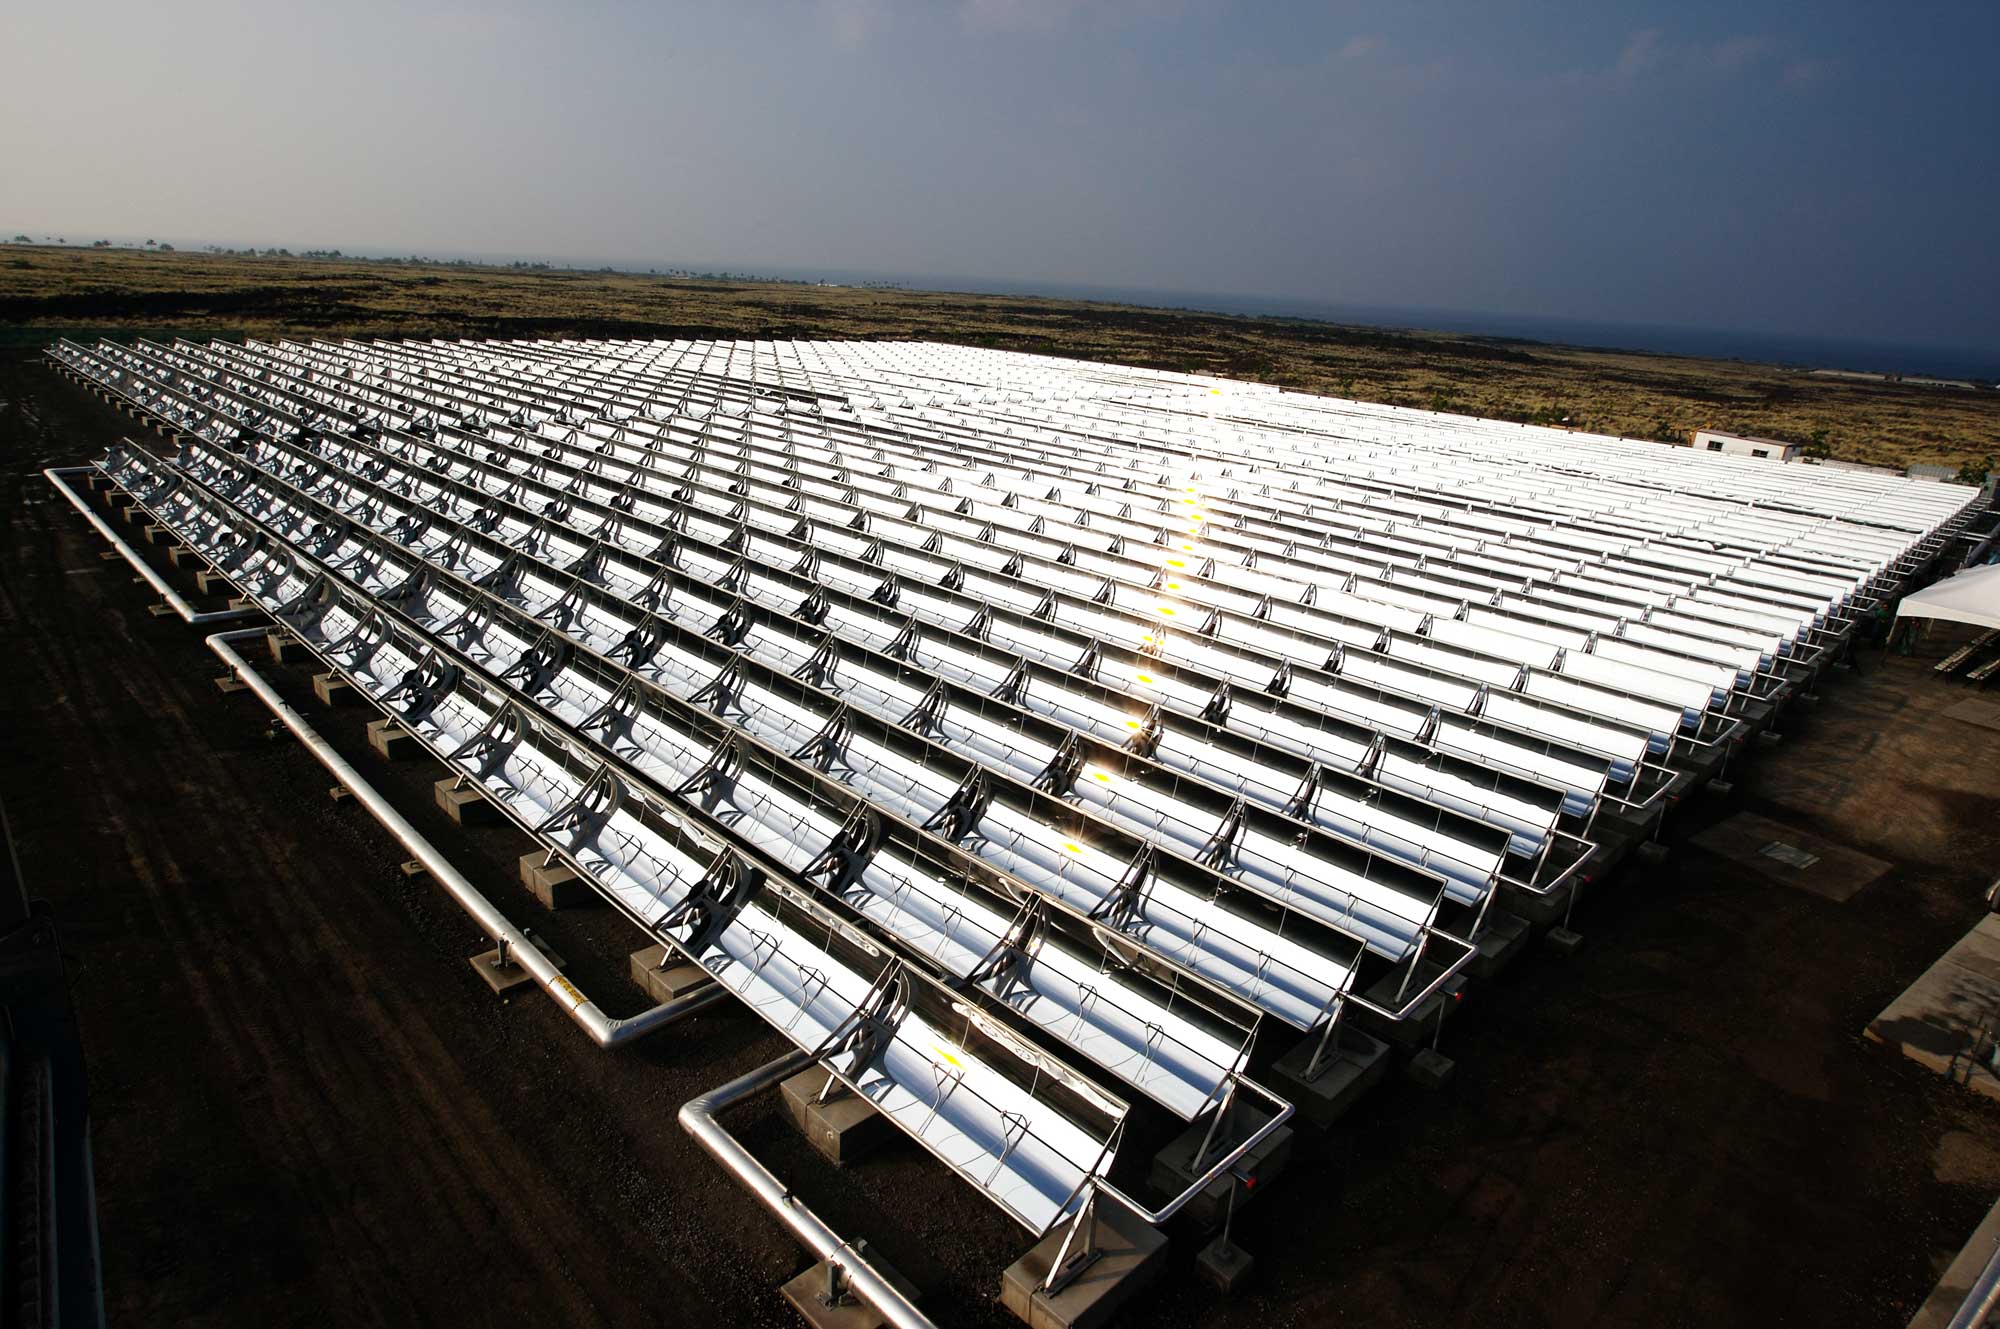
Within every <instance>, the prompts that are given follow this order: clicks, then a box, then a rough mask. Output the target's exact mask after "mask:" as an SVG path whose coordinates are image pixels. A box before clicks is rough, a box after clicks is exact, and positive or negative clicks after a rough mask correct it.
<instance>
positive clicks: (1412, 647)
mask: <svg viewBox="0 0 2000 1329" xmlns="http://www.w3.org/2000/svg"><path fill="white" fill-rule="evenodd" d="M1408 648H1410V650H1424V646H1422V644H1410V646H1408ZM1588 664H1594V660H1588V662H1582V664H1576V667H1572V671H1576V669H1586V667H1588ZM1634 677H1636V679H1642V681H1644V679H1648V675H1634ZM1546 687H1564V685H1554V683H1550V685H1546ZM1650 691H1660V689H1658V687H1654V689H1650Z"/></svg>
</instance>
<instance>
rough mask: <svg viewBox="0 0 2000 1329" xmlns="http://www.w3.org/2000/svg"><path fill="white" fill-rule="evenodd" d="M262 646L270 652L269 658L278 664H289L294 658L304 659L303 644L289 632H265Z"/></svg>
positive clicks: (304, 649) (304, 650)
mask: <svg viewBox="0 0 2000 1329" xmlns="http://www.w3.org/2000/svg"><path fill="white" fill-rule="evenodd" d="M264 646H265V649H267V650H269V651H270V652H271V659H272V660H273V661H275V662H277V663H278V664H289V663H291V662H292V661H294V660H303V659H305V655H306V648H305V646H304V644H303V643H301V642H300V641H299V639H298V638H297V637H294V636H293V635H292V634H291V633H289V632H267V633H265V634H264Z"/></svg>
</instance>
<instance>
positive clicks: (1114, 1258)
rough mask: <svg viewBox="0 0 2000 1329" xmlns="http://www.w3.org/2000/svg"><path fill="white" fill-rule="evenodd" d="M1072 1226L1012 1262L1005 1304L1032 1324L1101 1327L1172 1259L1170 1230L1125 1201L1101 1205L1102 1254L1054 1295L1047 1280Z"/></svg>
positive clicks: (1004, 1279) (1003, 1282)
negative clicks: (1146, 1218)
mask: <svg viewBox="0 0 2000 1329" xmlns="http://www.w3.org/2000/svg"><path fill="white" fill-rule="evenodd" d="M1068 1230H1069V1229H1068V1225H1067V1224H1065V1225H1063V1226H1061V1227H1058V1228H1057V1229H1056V1230H1055V1231H1053V1232H1051V1233H1049V1235H1048V1236H1046V1237H1043V1238H1042V1239H1041V1241H1040V1242H1038V1243H1037V1244H1036V1246H1035V1248H1034V1249H1033V1250H1031V1251H1029V1252H1028V1253H1027V1254H1026V1255H1023V1256H1022V1257H1021V1258H1020V1259H1018V1260H1016V1261H1015V1262H1014V1263H1013V1264H1011V1265H1009V1266H1008V1267H1007V1272H1006V1273H1005V1274H1003V1275H1001V1278H1000V1304H1001V1305H1003V1306H1005V1307H1006V1308H1007V1309H1008V1310H1010V1311H1012V1312H1013V1313H1014V1315H1015V1316H1016V1317H1017V1318H1018V1319H1020V1320H1021V1321H1022V1322H1023V1323H1024V1324H1026V1325H1028V1326H1029V1329H1097V1326H1099V1325H1102V1324H1104V1323H1105V1322H1106V1321H1108V1320H1109V1319H1110V1318H1111V1317H1112V1316H1113V1315H1116V1314H1117V1313H1118V1311H1119V1310H1120V1309H1121V1308H1123V1307H1124V1305H1125V1304H1126V1303H1127V1302H1129V1301H1130V1300H1131V1299H1132V1298H1133V1297H1135V1296H1137V1295H1139V1293H1141V1292H1143V1291H1145V1290H1146V1288H1148V1287H1150V1286H1151V1285H1152V1283H1153V1280H1154V1279H1156V1278H1158V1277H1159V1275H1160V1270H1161V1269H1162V1268H1163V1267H1164V1266H1165V1264H1166V1257H1167V1235H1166V1233H1164V1232H1161V1231H1160V1230H1159V1229H1158V1228H1155V1227H1152V1226H1151V1225H1149V1224H1147V1223H1143V1222H1141V1221H1140V1220H1139V1219H1138V1218H1137V1217H1135V1216H1134V1215H1133V1214H1132V1213H1131V1212H1130V1211H1129V1210H1127V1209H1126V1208H1125V1207H1124V1206H1123V1205H1120V1204H1111V1203H1106V1204H1102V1205H1099V1206H1098V1209H1097V1247H1098V1255H1097V1258H1096V1259H1094V1260H1092V1261H1091V1262H1090V1265H1089V1267H1088V1268H1086V1269H1084V1270H1083V1272H1082V1273H1080V1274H1078V1275H1077V1276H1076V1277H1075V1278H1073V1279H1072V1280H1070V1282H1069V1283H1068V1284H1067V1285H1066V1286H1065V1287H1064V1288H1063V1289H1062V1290H1061V1291H1060V1292H1057V1293H1056V1294H1055V1295H1054V1296H1050V1295H1049V1294H1048V1293H1045V1292H1043V1291H1042V1284H1043V1282H1044V1281H1046V1280H1047V1278H1048V1276H1049V1269H1050V1267H1051V1266H1052V1265H1054V1264H1055V1260H1056V1255H1057V1253H1058V1252H1059V1251H1060V1250H1061V1249H1062V1244H1063V1238H1064V1236H1066V1235H1067V1234H1068Z"/></svg>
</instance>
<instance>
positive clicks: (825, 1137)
mask: <svg viewBox="0 0 2000 1329" xmlns="http://www.w3.org/2000/svg"><path fill="white" fill-rule="evenodd" d="M826 1083H827V1073H826V1072H825V1071H823V1070H820V1069H819V1068H817V1067H813V1068H810V1069H808V1070H803V1071H800V1072H799V1073H798V1074H797V1075H794V1076H793V1077H792V1078H791V1079H789V1080H786V1081H785V1082H784V1083H783V1084H780V1085H779V1086H778V1097H779V1098H780V1099H782V1100H783V1101H784V1104H785V1115H787V1116H789V1117H790V1118H791V1119H792V1124H793V1125H795V1126H797V1127H798V1128H799V1131H800V1133H801V1134H803V1135H804V1136H805V1137H806V1142H807V1143H808V1144H810V1145H812V1147H813V1148H815V1149H817V1150H818V1151H819V1152H820V1154H821V1155H822V1156H824V1157H825V1159H826V1161H827V1162H829V1163H832V1164H833V1165H834V1166H835V1167H846V1166H847V1165H848V1164H849V1163H856V1162H859V1161H860V1160H861V1159H863V1158H865V1157H867V1156H868V1155H869V1154H870V1153H872V1152H873V1151H874V1150H876V1149H878V1148H880V1147H881V1146H882V1144H883V1143H884V1142H886V1141H887V1140H888V1139H889V1137H890V1136H891V1135H892V1134H894V1130H895V1128H894V1127H892V1126H891V1125H890V1124H889V1119H888V1118H887V1117H885V1116H883V1115H882V1114H881V1113H879V1112H877V1111H876V1110H875V1105H874V1104H872V1103H870V1102H869V1101H868V1100H867V1099H865V1098H862V1097H861V1096H860V1095H858V1094H855V1093H853V1092H851V1091H850V1090H849V1089H848V1088H847V1087H846V1086H845V1085H843V1084H841V1083H839V1082H838V1081H835V1082H834V1085H833V1090H832V1097H830V1098H828V1099H827V1100H826V1101H825V1102H824V1103H822V1102H820V1101H819V1097H820V1092H821V1090H823V1089H825V1088H826Z"/></svg>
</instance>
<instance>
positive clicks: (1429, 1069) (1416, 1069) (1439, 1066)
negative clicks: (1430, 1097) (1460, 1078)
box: [1408, 1048, 1458, 1089]
mask: <svg viewBox="0 0 2000 1329" xmlns="http://www.w3.org/2000/svg"><path fill="white" fill-rule="evenodd" d="M1457 1071H1458V1063H1457V1062H1455V1061H1453V1060H1452V1059H1451V1058H1450V1057H1447V1056H1445V1055H1444V1053H1442V1052H1439V1051H1438V1050H1437V1049H1436V1048H1424V1049H1422V1050H1421V1051H1419V1052H1418V1053H1417V1055H1416V1056H1414V1057H1411V1058H1410V1065H1409V1072H1408V1073H1409V1076H1410V1083H1412V1084H1414V1085H1416V1086H1417V1087H1419V1088H1421V1089H1442V1088H1444V1087H1445V1086H1446V1085H1447V1084H1450V1083H1451V1077H1452V1076H1453V1075H1454V1074H1455V1073H1456V1072H1457Z"/></svg>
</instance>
